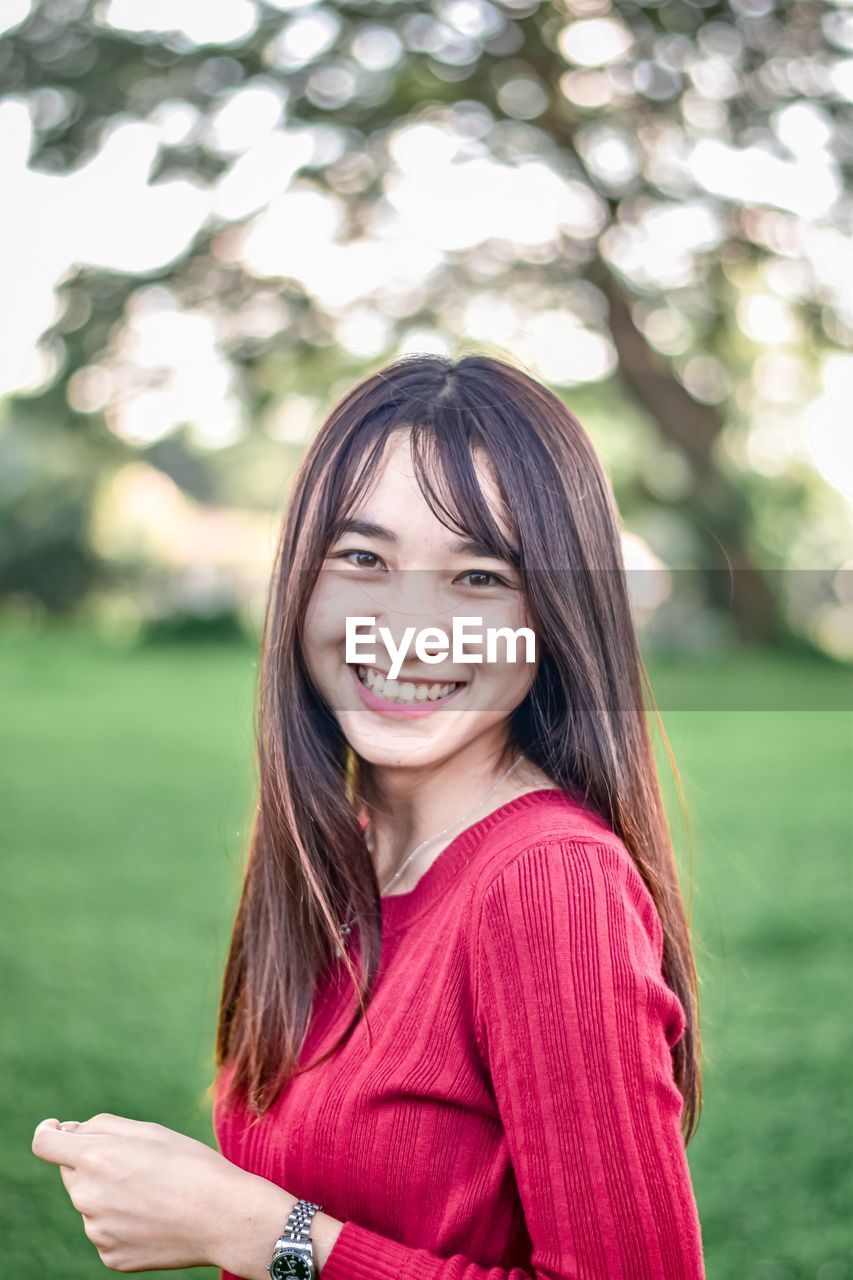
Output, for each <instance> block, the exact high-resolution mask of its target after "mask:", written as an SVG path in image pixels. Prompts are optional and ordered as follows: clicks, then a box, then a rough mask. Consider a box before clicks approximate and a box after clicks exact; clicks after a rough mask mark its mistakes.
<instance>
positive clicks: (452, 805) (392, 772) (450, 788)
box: [360, 741, 554, 892]
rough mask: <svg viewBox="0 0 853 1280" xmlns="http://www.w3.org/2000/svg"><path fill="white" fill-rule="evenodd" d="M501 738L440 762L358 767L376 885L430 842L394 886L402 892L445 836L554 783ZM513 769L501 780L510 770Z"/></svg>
mask: <svg viewBox="0 0 853 1280" xmlns="http://www.w3.org/2000/svg"><path fill="white" fill-rule="evenodd" d="M504 747H505V743H503V742H495V741H492V742H490V743H482V744H480V743H476V744H471V745H470V746H469V747H468V748H466V750H465V751H464V752H459V753H457V754H455V755H454V756H453V757H451V758H450V759H448V760H445V761H442V762H441V764H439V765H429V766H426V767H424V768H422V769H421V768H417V767H412V766H406V765H400V766H388V765H381V766H376V765H367V766H365V765H364V764H362V766H361V769H362V774H363V777H362V781H361V786H360V790H361V793H362V796H363V797H364V800H365V804H366V809H367V815H368V818H369V820H370V835H371V847H372V856H373V863H374V866H375V867H376V875H377V879H378V881H379V884H380V886H381V887H384V886H385V885H387V884H388V882H389V881H390V880H391V878H392V876H393V875H394V874H395V872H396V871H397V870H398V869H399V868H400V866H401V864H402V863H403V861H404V860H405V858H406V857H407V856H408V855H409V854H410V853H411V852H412V850H413V849H415V848H417V846H418V845H419V844H420V843H421V842H423V841H425V840H427V839H428V838H429V837H431V836H437V835H438V833H440V832H442V831H444V829H445V828H449V829H448V831H447V833H446V834H445V835H443V836H441V837H440V838H438V839H436V840H435V841H432V840H430V842H429V844H428V845H427V846H426V847H425V849H424V851H423V853H422V854H419V855H418V856H417V857H416V858H415V859H414V860H413V862H412V865H411V871H410V872H409V871H406V872H404V873H403V875H402V876H401V877H400V879H399V880H398V881H397V883H396V884H395V886H394V889H395V891H397V892H407V891H408V889H410V888H412V887H413V885H414V884H415V883H416V882H417V880H418V879H420V877H421V875H423V873H424V871H425V870H426V869H427V867H428V866H429V865H430V863H431V862H432V861H433V860H434V859H435V858H437V857H438V855H439V853H441V851H442V849H444V848H445V847H446V846H447V845H448V844H449V843H450V841H451V840H452V839H453V838H454V837H455V836H456V835H458V834H459V831H461V830H464V829H465V828H466V827H468V826H470V825H471V824H472V823H474V822H477V821H478V820H479V819H480V818H482V817H485V816H486V814H487V813H491V812H492V811H493V810H494V809H496V808H498V807H499V806H500V805H502V804H506V803H507V802H508V801H509V800H512V799H514V798H515V797H516V796H518V795H522V794H523V793H524V792H526V791H530V790H534V789H537V788H539V787H551V786H553V785H554V783H553V782H552V780H551V779H550V778H549V777H548V776H547V775H546V774H544V773H543V772H542V771H541V770H540V769H539V768H538V767H537V766H536V765H534V764H533V763H532V762H531V761H529V760H527V759H523V758H520V753H519V752H518V750H514V751H512V752H507V751H506V750H504V751H503V754H502V748H504ZM510 767H512V772H511V773H510V774H509V776H508V777H505V775H506V773H507V771H508V769H509V768H510Z"/></svg>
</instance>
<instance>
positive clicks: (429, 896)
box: [380, 787, 572, 928]
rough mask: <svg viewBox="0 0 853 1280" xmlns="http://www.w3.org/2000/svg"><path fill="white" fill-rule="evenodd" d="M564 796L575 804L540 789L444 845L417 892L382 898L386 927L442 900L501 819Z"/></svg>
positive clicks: (559, 792) (552, 789)
mask: <svg viewBox="0 0 853 1280" xmlns="http://www.w3.org/2000/svg"><path fill="white" fill-rule="evenodd" d="M554 795H559V796H562V797H563V798H564V799H566V800H570V801H571V800H572V797H571V796H570V794H569V792H567V791H564V790H563V789H562V788H561V787H537V788H536V790H534V791H525V792H523V793H522V794H521V795H520V796H516V797H515V798H514V799H512V800H507V801H506V802H505V803H504V804H501V805H498V807H497V808H496V809H493V810H492V811H491V813H487V814H484V815H483V817H482V818H478V819H477V821H476V822H473V823H472V824H471V825H470V826H468V827H465V828H464V829H463V830H462V831H460V832H459V834H458V835H456V836H454V837H453V839H452V840H451V841H450V843H449V844H447V845H445V847H444V848H443V849H442V851H441V853H439V855H438V857H437V858H436V859H435V860H434V861H433V862H431V863H430V865H429V866H428V867H427V869H426V871H425V872H424V873H423V875H422V876H421V878H420V880H418V882H417V883H416V884H415V886H414V888H412V889H409V891H408V892H407V893H392V894H387V895H386V896H384V897H382V898H380V902H381V904H382V921H383V924H387V925H391V926H392V927H393V928H396V927H397V926H398V925H402V924H407V923H408V922H409V921H410V920H413V919H414V918H415V916H417V915H420V913H421V911H422V910H424V909H425V908H426V907H427V906H429V905H430V904H431V903H432V902H434V901H435V900H436V899H437V898H440V897H441V895H442V893H443V891H444V890H445V889H446V888H447V886H448V885H449V884H450V882H451V881H452V880H453V878H454V877H455V875H456V873H457V872H458V871H459V870H460V868H461V866H462V864H463V863H464V861H465V860H466V856H467V855H468V854H469V853H470V850H471V846H472V845H474V844H475V843H476V842H477V841H478V840H479V839H481V837H482V836H484V835H485V834H486V832H487V831H489V830H490V829H491V828H492V827H494V826H495V825H496V824H497V823H498V822H499V821H500V820H501V819H502V818H507V817H510V816H511V815H512V814H514V813H518V812H521V811H523V810H525V809H530V808H534V807H535V806H536V804H538V803H539V802H540V801H541V800H542V799H543V798H544V797H545V796H554Z"/></svg>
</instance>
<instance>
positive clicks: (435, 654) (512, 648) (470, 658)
mask: <svg viewBox="0 0 853 1280" xmlns="http://www.w3.org/2000/svg"><path fill="white" fill-rule="evenodd" d="M366 628H373V629H372V630H368V631H367V634H363V635H362V634H359V633H360V632H361V631H362V630H364V629H366ZM376 630H377V629H376V619H375V618H368V617H348V618H347V620H346V661H347V662H353V663H358V662H362V663H366V664H368V665H369V664H371V663H374V662H376V653H375V652H370V653H365V652H362V650H363V649H364V648H365V647H367V646H373V647H374V649H375V646H376V643H377V639H376ZM378 633H379V639H380V640H381V641H382V643H383V644H384V645H385V649H386V650H387V653H388V656H389V657H390V659H391V668H390V670H389V672H388V675H389V677H390V678H391V679H392V680H396V679H397V676H398V675H399V674H400V668H401V667H402V665H403V663H404V662H405V660H406V656H407V654H408V653H409V651H410V649H411V648H412V642H413V641H414V650H415V653H416V655H417V656H418V658H419V659H420V660H421V662H444V661H446V659H447V658H448V657H449V658H450V659H451V661H452V662H460V663H461V662H483V661H485V662H497V661H499V659H498V641H499V640H503V641H504V643H505V646H506V657H505V661H506V662H517V661H519V659H518V657H517V656H516V655H517V652H518V641H519V639H520V638H523V639H524V651H525V657H524V659H523V661H524V662H535V661H536V635H535V632H533V631H532V630H531V629H530V627H519V628H518V629H517V630H516V631H513V629H512V627H486V628H485V631H484V629H483V619H482V618H459V617H455V618H454V619H453V629H452V632H451V635H450V636H448V634H447V632H446V631H444V630H443V629H442V628H441V627H422V628H421V630H420V631H418V629H417V627H406V629H405V631H404V632H403V637H402V640H401V642H400V644H399V645H396V644H395V643H394V637H393V635H392V633H391V632H390V631H389V629H388V628H387V627H379V628H378ZM484 638H485V650H486V656H485V658H484V657H483V640H484ZM466 645H479V649H478V650H477V651H475V652H469V650H468V649H466Z"/></svg>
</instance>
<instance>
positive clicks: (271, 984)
mask: <svg viewBox="0 0 853 1280" xmlns="http://www.w3.org/2000/svg"><path fill="white" fill-rule="evenodd" d="M462 619H466V620H467V622H466V623H465V624H464V625H465V626H466V627H467V628H468V630H467V635H468V637H469V638H468V639H467V640H466V642H465V644H464V645H462V646H461V647H458V648H456V649H454V648H453V646H452V644H451V645H448V644H444V643H443V640H442V635H444V636H446V637H448V639H450V638H451V637H452V632H453V627H454V626H456V625H457V624H458V623H460V621H461V620H462ZM472 620H475V621H476V623H477V624H478V628H475V630H479V633H480V635H481V636H485V635H486V634H488V633H490V632H491V634H494V635H500V634H501V632H500V630H499V629H501V628H503V629H504V630H503V633H502V634H503V635H504V637H505V636H506V635H507V633H509V632H515V633H517V634H518V635H519V636H520V637H522V638H523V637H524V636H525V635H527V636H529V635H530V634H531V633H532V635H533V636H534V638H535V645H534V652H533V654H532V656H531V654H530V651H529V650H525V647H524V644H523V643H520V644H519V646H518V647H517V648H516V650H515V652H514V653H513V652H512V650H511V646H510V645H509V644H506V645H504V646H500V645H498V644H496V645H495V646H493V647H492V648H491V649H489V650H488V651H486V650H481V651H480V652H481V654H482V652H486V658H485V659H484V660H482V661H481V660H480V659H479V658H478V657H477V656H476V653H477V645H476V643H472V641H471V639H470V637H471V635H472V630H471V623H472ZM356 631H358V633H359V639H358V644H359V645H360V648H358V649H357V650H354V649H353V648H352V647H348V645H350V642H352V641H353V637H354V635H355V632H356ZM407 642H408V643H407ZM262 659H263V660H262V671H261V679H260V684H259V701H258V741H259V767H260V786H259V803H258V808H257V813H256V815H255V820H254V824H253V829H252V833H251V849H250V857H249V861H248V866H247V869H246V875H245V882H244V886H243V893H242V898H241V901H240V905H239V909H238V912H237V918H236V922H235V926H234V932H233V937H232V942H231V949H230V953H229V956H228V961H227V966H226V972H225V978H224V984H223V991H222V1002H221V1009H220V1023H219V1029H218V1043H217V1066H218V1067H219V1068H220V1070H219V1073H218V1078H217V1082H216V1101H215V1108H214V1126H215V1131H216V1137H217V1140H218V1143H219V1147H220V1153H221V1154H220V1153H217V1152H214V1151H212V1150H211V1149H210V1148H207V1147H204V1146H203V1145H202V1144H199V1143H195V1142H193V1141H192V1140H191V1139H188V1138H186V1137H184V1136H183V1135H180V1134H175V1133H173V1132H172V1131H170V1130H167V1129H163V1128H161V1127H160V1126H158V1125H147V1124H139V1122H135V1121H131V1120H127V1119H125V1118H122V1117H113V1116H96V1117H94V1118H93V1119H92V1120H89V1121H87V1122H86V1123H85V1124H84V1125H80V1126H77V1127H76V1129H75V1128H73V1127H72V1128H71V1129H70V1130H69V1131H68V1132H65V1131H62V1132H59V1131H57V1125H58V1122H56V1121H48V1122H44V1124H43V1125H42V1126H39V1129H38V1130H37V1134H36V1140H35V1142H34V1150H36V1151H37V1154H41V1155H43V1157H44V1158H46V1159H54V1160H55V1161H56V1162H57V1163H59V1164H60V1165H61V1166H62V1168H63V1178H64V1180H65V1181H66V1185H67V1186H68V1187H69V1191H71V1192H72V1194H75V1193H76V1196H77V1199H76V1200H75V1203H78V1202H79V1203H78V1207H81V1211H83V1212H84V1218H85V1219H86V1221H87V1231H88V1233H89V1234H90V1238H92V1239H93V1241H94V1242H95V1243H96V1245H97V1246H98V1248H99V1252H100V1253H101V1257H102V1259H103V1261H105V1262H106V1264H107V1265H108V1266H112V1267H114V1268H115V1269H118V1270H123V1269H124V1270H140V1269H143V1268H144V1269H149V1268H168V1267H180V1266H194V1265H203V1264H205V1263H207V1264H212V1265H214V1266H218V1267H219V1268H220V1269H221V1272H222V1276H223V1280H234V1278H235V1277H241V1278H242V1280H266V1278H267V1277H268V1276H269V1275H270V1274H271V1275H272V1276H273V1277H274V1280H280V1277H281V1276H295V1277H299V1280H310V1278H311V1275H312V1270H313V1275H314V1276H317V1275H318V1274H319V1275H320V1276H321V1277H322V1280H376V1277H379V1278H380V1280H398V1278H399V1277H405V1278H406V1280H530V1278H531V1277H535V1278H536V1280H575V1278H576V1277H586V1278H587V1280H605V1277H606V1278H607V1280H622V1278H628V1277H630V1278H632V1280H633V1278H635V1277H636V1278H637V1280H639V1278H641V1277H642V1278H643V1280H664V1278H666V1280H676V1278H677V1280H697V1278H699V1277H702V1276H704V1268H703V1260H702V1244H701V1233H700V1226H699V1221H698V1215H697V1211H696V1204H695V1199H694V1196H693V1191H692V1187H691V1181H690V1175H689V1170H688V1165H687V1160H686V1155H685V1146H686V1142H687V1141H689V1139H690V1138H691V1137H692V1135H693V1132H694V1130H695V1125H696V1122H697V1119H698V1114H699V1109H700V1104H701V1087H700V1074H699V1069H698V1053H699V1048H698V1046H699V1035H698V1009H697V998H696V975H695V968H694V964H693V957H692V951H691V945H690V938H689V931H688V926H687V922H686V918H685V913H684V909H683V903H682V898H681V894H680V890H679V883H678V875H677V871H676V864H675V860H674V856H673V850H672V843H671V839H670V836H669V831H668V827H667V823H666V819H665V815H664V811H663V806H662V802H661V795H660V790H659V785H658V780H657V775H656V770H655V764H654V757H653V752H652V748H651V744H650V738H649V733H648V729H647V724H646V717H645V710H644V704H643V688H644V680H645V672H644V670H643V666H642V663H641V660H640V657H639V653H638V648H637V641H636V636H635V632H634V628H633V622H632V616H631V610H630V605H629V600H628V596H627V592H626V583H625V575H624V566H623V561H622V555H621V547H620V534H619V520H618V514H617V511H616V508H615V504H614V501H613V497H612V492H611V489H610V486H609V484H608V482H607V479H606V477H605V475H604V472H603V470H602V467H601V464H600V462H599V460H598V458H597V457H596V454H595V452H594V450H593V448H592V445H591V443H590V441H589V439H588V437H587V436H586V434H585V433H584V431H583V429H582V428H581V426H580V425H579V423H578V422H577V420H576V419H575V418H574V417H573V416H572V414H571V413H570V412H569V411H568V410H567V409H566V408H565V407H564V405H563V404H562V403H561V401H560V400H559V399H557V397H556V396H554V395H553V394H552V393H551V392H550V391H548V390H547V389H546V388H544V387H543V386H541V385H540V384H539V383H538V382H536V381H535V380H534V379H533V378H531V377H529V376H528V375H527V374H526V373H524V372H523V371H521V370H520V369H518V368H515V367H513V366H512V365H510V364H508V363H505V362H503V361H499V360H496V359H493V358H489V357H486V356H475V355H471V356H466V357H465V358H463V359H461V360H459V361H457V362H452V361H450V360H446V359H442V358H438V357H431V356H430V357H409V358H404V359H401V360H399V361H397V362H395V363H394V364H392V365H391V366H389V367H386V368H384V369H382V370H380V371H379V372H377V373H375V374H373V375H372V376H370V377H368V378H367V379H365V380H364V381H363V382H361V383H360V384H359V385H358V386H356V387H355V388H353V389H352V390H351V391H350V392H349V394H347V395H346V396H345V397H344V398H343V399H342V400H341V402H340V403H339V404H338V405H337V406H336V407H335V408H334V409H333V411H332V412H331V414H330V415H329V417H328V419H327V420H326V422H325V423H324V424H323V426H322V427H321V429H320V430H319V433H318V434H317V436H316V437H315V439H314V440H313V442H312V444H311V446H310V448H309V449H308V451H307V454H306V456H305V458H304V460H303V463H302V466H301V468H300V471H299V474H298V476H297V479H296V482H295V486H294V489H293V493H292V495H291V498H290V502H289V505H288V510H287V513H286V517H285V520H284V524H283V529H282V536H281V542H280V547H279V553H278V556H277V561H276V565H275V569H274V572H273V577H272V584H271V594H270V601H269V607H268V611H267V618H266V622H265V628H264V636H263V643H262ZM394 676H396V678H393V677H394ZM99 1138H100V1146H97V1142H98V1139H99ZM39 1148H40V1149H39ZM87 1208H88V1209H89V1211H90V1212H89V1213H88V1214H87V1213H86V1209H87ZM306 1237H307V1242H306Z"/></svg>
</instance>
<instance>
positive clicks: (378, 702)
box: [347, 663, 467, 720]
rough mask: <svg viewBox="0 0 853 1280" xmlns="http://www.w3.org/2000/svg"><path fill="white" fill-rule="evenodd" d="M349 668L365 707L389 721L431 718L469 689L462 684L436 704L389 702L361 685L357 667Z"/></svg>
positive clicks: (436, 701)
mask: <svg viewBox="0 0 853 1280" xmlns="http://www.w3.org/2000/svg"><path fill="white" fill-rule="evenodd" d="M347 667H348V670H349V672H350V674H351V675H352V678H353V681H354V683H355V687H356V689H357V690H358V694H359V697H360V698H361V700H362V702H363V703H364V705H365V706H366V707H369V708H370V710H371V711H375V712H376V713H377V714H378V715H380V716H387V718H388V719H389V720H415V719H417V718H418V717H420V716H430V715H432V714H433V712H434V711H440V710H441V708H442V707H444V706H446V705H447V703H448V702H452V701H453V699H454V698H455V697H456V696H457V694H460V693H461V692H462V690H463V689H465V688H467V686H466V685H465V684H460V686H459V688H458V689H454V690H453V692H452V693H448V694H447V695H446V696H445V697H444V698H437V699H436V700H435V701H434V702H412V703H403V702H389V701H388V699H387V698H380V697H379V696H378V695H377V694H375V693H374V692H373V690H372V689H368V687H367V685H365V684H362V683H361V681H360V680H359V678H358V668H357V667H353V666H350V665H349V663H348V664H347Z"/></svg>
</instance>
